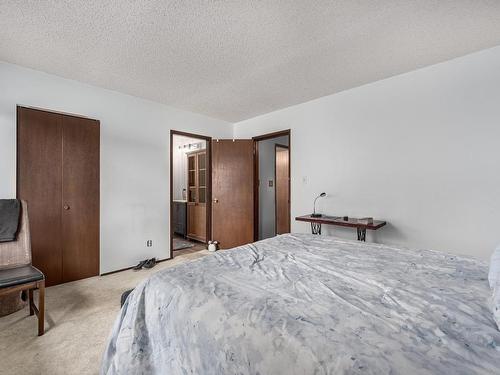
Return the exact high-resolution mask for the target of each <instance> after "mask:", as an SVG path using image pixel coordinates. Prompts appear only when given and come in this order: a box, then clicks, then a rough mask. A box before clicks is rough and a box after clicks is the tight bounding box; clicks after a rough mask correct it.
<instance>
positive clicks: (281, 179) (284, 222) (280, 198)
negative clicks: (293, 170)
mask: <svg viewBox="0 0 500 375" xmlns="http://www.w3.org/2000/svg"><path fill="white" fill-rule="evenodd" d="M275 154H276V159H275V161H276V165H275V173H276V178H275V180H276V189H275V193H276V234H284V233H290V189H289V186H290V184H289V181H290V174H289V170H290V168H289V165H290V156H289V152H288V147H284V146H280V145H276V146H275Z"/></svg>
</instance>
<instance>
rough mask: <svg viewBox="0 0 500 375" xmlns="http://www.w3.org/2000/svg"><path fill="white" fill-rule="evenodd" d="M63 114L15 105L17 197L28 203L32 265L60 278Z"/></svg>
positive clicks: (51, 280) (49, 279)
mask: <svg viewBox="0 0 500 375" xmlns="http://www.w3.org/2000/svg"><path fill="white" fill-rule="evenodd" d="M61 150H62V116H61V115H59V114H55V113H51V112H44V111H39V110H34V109H29V108H22V107H18V108H17V197H18V198H19V199H24V200H26V201H27V203H28V215H29V221H30V232H31V251H32V262H33V265H34V266H35V267H37V268H39V269H40V270H41V271H42V272H43V273H44V274H45V276H46V285H47V286H50V285H56V284H59V283H61V282H62V280H63V279H62V242H61V228H62V227H61V195H62V168H61V166H62V153H61Z"/></svg>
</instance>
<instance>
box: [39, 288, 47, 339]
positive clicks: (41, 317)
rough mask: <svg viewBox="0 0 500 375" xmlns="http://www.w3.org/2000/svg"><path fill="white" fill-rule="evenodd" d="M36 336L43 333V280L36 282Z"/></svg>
mask: <svg viewBox="0 0 500 375" xmlns="http://www.w3.org/2000/svg"><path fill="white" fill-rule="evenodd" d="M38 292H39V294H38V336H42V335H43V334H44V333H45V328H44V324H45V280H42V281H40V283H39V284H38Z"/></svg>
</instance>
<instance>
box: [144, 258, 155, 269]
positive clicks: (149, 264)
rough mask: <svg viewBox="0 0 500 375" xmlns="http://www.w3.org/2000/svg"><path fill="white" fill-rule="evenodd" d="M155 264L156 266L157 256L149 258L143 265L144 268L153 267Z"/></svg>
mask: <svg viewBox="0 0 500 375" xmlns="http://www.w3.org/2000/svg"><path fill="white" fill-rule="evenodd" d="M154 266H156V258H151V259H148V260H147V261H146V263H145V264H144V265H143V266H142V267H143V268H153V267H154Z"/></svg>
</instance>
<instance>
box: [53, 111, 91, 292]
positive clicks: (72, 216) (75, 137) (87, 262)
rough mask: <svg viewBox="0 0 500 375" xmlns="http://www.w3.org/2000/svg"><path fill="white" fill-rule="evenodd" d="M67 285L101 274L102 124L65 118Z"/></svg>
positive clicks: (64, 168) (64, 176)
mask: <svg viewBox="0 0 500 375" xmlns="http://www.w3.org/2000/svg"><path fill="white" fill-rule="evenodd" d="M62 129H63V147H62V150H63V152H62V153H63V167H62V170H63V180H62V181H63V191H62V207H61V210H62V211H61V212H62V228H63V230H62V236H63V238H62V242H63V249H64V251H63V257H62V263H63V266H62V270H63V280H64V282H67V281H72V280H79V279H83V278H86V277H91V276H96V275H98V274H99V122H98V121H96V120H91V119H85V118H80V117H72V116H65V117H64V118H63V127H62Z"/></svg>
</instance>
